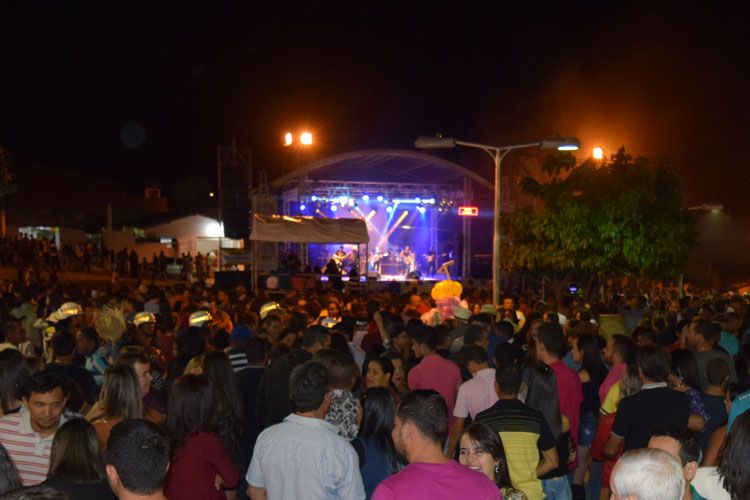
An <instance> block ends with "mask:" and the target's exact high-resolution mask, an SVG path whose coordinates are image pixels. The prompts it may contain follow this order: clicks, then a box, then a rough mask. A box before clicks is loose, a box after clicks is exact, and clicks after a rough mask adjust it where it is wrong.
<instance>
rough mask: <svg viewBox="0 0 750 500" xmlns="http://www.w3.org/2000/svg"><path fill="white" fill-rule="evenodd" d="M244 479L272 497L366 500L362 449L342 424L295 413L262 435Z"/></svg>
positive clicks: (275, 498) (271, 498) (269, 497)
mask: <svg viewBox="0 0 750 500" xmlns="http://www.w3.org/2000/svg"><path fill="white" fill-rule="evenodd" d="M245 479H246V480H247V482H248V484H250V485H251V486H254V487H256V488H265V490H266V495H267V497H268V500H284V499H291V498H293V499H295V500H335V499H347V500H350V499H351V500H361V499H364V498H365V488H364V485H363V483H362V475H361V474H360V472H359V459H358V458H357V453H356V452H355V451H354V448H353V447H352V446H351V445H350V444H349V442H348V441H347V440H346V439H344V438H343V437H341V436H339V435H338V428H337V427H336V426H334V425H331V424H330V423H328V422H326V421H325V420H321V419H318V418H309V417H301V416H299V415H296V414H294V413H292V414H290V415H289V416H287V417H286V418H285V419H284V421H283V422H281V423H280V424H276V425H272V426H271V427H269V428H268V429H266V430H265V431H263V432H262V433H261V434H260V436H258V441H257V442H256V444H255V449H254V450H253V458H252V461H251V462H250V467H249V468H248V469H247V474H246V475H245Z"/></svg>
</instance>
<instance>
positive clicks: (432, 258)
mask: <svg viewBox="0 0 750 500" xmlns="http://www.w3.org/2000/svg"><path fill="white" fill-rule="evenodd" d="M425 258H426V260H427V275H428V276H435V271H436V269H437V254H436V253H435V249H434V248H432V247H430V250H429V251H428V252H427V254H425Z"/></svg>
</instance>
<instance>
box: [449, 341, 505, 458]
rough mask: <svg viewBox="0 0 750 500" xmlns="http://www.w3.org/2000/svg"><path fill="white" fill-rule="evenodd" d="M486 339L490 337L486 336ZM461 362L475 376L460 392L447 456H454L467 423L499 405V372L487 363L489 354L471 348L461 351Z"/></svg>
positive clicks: (479, 348) (462, 386) (476, 347)
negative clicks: (497, 373) (496, 375)
mask: <svg viewBox="0 0 750 500" xmlns="http://www.w3.org/2000/svg"><path fill="white" fill-rule="evenodd" d="M485 338H486V333H485ZM461 358H462V361H463V363H464V364H465V365H466V367H467V369H468V370H469V372H470V373H471V376H472V379H471V380H467V381H466V382H464V383H463V384H461V387H459V388H458V395H457V396H456V407H455V408H454V409H453V416H454V417H455V421H454V422H453V426H452V427H451V429H450V442H449V443H448V453H447V456H449V457H450V456H452V455H453V452H454V451H455V449H456V445H457V444H458V438H459V437H460V436H461V432H462V431H463V429H464V424H465V423H466V419H467V418H469V417H471V419H472V420H474V419H476V418H477V414H478V413H479V412H481V411H484V410H486V409H487V408H489V407H490V406H492V405H493V404H495V402H496V401H497V393H496V392H495V369H494V368H490V365H489V363H488V362H487V351H485V350H484V349H482V347H481V346H479V345H476V344H474V345H469V346H466V347H464V348H463V349H461Z"/></svg>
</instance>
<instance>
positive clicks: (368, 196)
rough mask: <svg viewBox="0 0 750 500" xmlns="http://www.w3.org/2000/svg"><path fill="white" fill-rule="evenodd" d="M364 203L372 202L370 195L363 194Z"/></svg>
mask: <svg viewBox="0 0 750 500" xmlns="http://www.w3.org/2000/svg"><path fill="white" fill-rule="evenodd" d="M362 201H370V195H369V194H363V195H362Z"/></svg>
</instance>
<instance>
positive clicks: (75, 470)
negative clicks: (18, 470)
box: [42, 418, 117, 500]
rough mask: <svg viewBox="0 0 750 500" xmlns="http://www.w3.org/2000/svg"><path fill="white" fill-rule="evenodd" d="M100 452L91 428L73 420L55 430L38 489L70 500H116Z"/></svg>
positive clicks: (88, 424) (95, 434) (102, 454)
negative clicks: (61, 493)
mask: <svg viewBox="0 0 750 500" xmlns="http://www.w3.org/2000/svg"><path fill="white" fill-rule="evenodd" d="M104 463H105V460H104V452H103V449H102V445H101V442H100V441H99V436H97V433H96V430H95V429H94V426H93V425H91V424H90V423H89V422H87V421H86V420H84V419H82V418H74V419H71V420H69V421H67V422H65V423H64V424H63V425H61V426H60V428H59V429H57V432H55V438H54V439H53V441H52V452H51V455H50V466H49V473H48V474H47V479H46V480H45V481H44V482H43V483H42V486H49V487H52V488H54V489H56V490H59V491H64V492H67V493H68V494H69V495H70V498H71V500H108V499H113V500H114V499H116V498H117V497H116V496H115V495H114V493H112V490H111V489H110V488H109V482H108V481H107V474H106V472H105V469H104Z"/></svg>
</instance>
